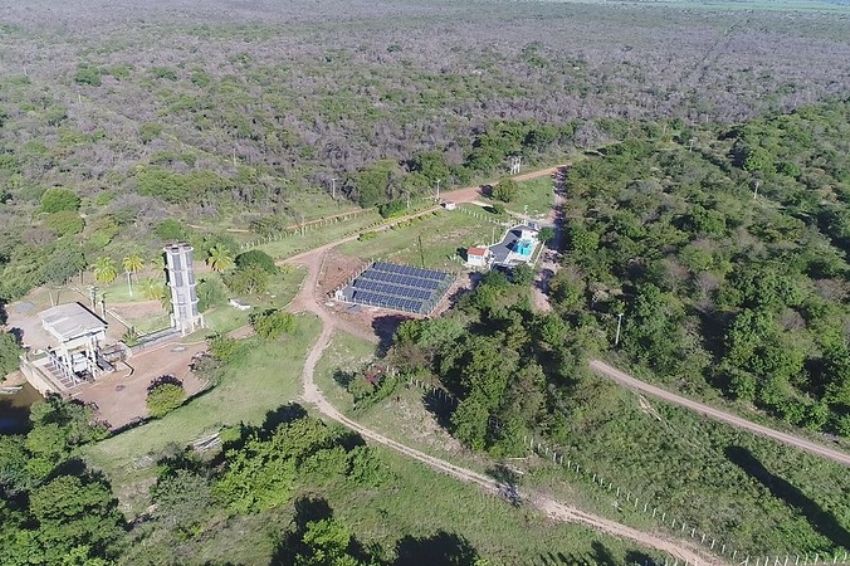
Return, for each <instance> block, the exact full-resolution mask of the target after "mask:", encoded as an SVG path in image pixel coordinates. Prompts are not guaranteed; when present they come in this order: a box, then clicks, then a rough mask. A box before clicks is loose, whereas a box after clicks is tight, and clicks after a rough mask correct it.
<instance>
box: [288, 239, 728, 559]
mask: <svg viewBox="0 0 850 566" xmlns="http://www.w3.org/2000/svg"><path fill="white" fill-rule="evenodd" d="M334 245H336V244H328V245H327V246H322V247H321V248H317V249H315V250H312V251H311V252H307V253H304V254H300V255H299V256H296V257H293V258H290V259H289V260H288V261H287V262H288V263H293V264H296V265H301V266H303V267H305V268H306V269H307V276H306V277H305V279H304V283H303V284H302V286H301V289H300V290H299V292H298V295H297V296H296V298H295V299H294V300H293V301H292V303H291V306H290V308H291V310H293V311H295V312H310V313H312V314H315V315H316V316H318V317H319V320H320V321H321V323H322V332H321V333H320V334H319V338H318V339H317V340H316V342H315V343H314V344H313V346H312V348H311V349H310V352H309V353H308V355H307V359H306V361H305V362H304V369H303V370H302V380H303V386H304V390H303V393H302V399H303V401H304V402H306V403H309V404H311V405H314V406H315V407H316V408H317V409H318V410H319V411H320V412H321V413H322V414H323V415H325V416H326V417H328V418H330V419H333V420H335V421H336V422H338V423H340V424H342V425H343V426H346V427H347V428H349V429H351V430H353V431H355V432H357V433H358V434H360V435H361V436H363V437H364V438H367V439H369V440H371V441H372V442H375V443H377V444H381V445H382V446H386V447H387V448H391V449H393V450H395V451H396V452H399V453H400V454H404V455H405V456H407V457H409V458H411V459H413V460H416V461H418V462H421V463H423V464H425V465H427V466H430V467H431V468H433V469H435V470H437V471H439V472H442V473H445V474H447V475H450V476H452V477H455V478H457V479H459V480H461V481H464V482H467V483H472V484H475V485H477V486H479V487H480V488H482V489H484V490H486V491H488V492H490V493H493V494H496V495H499V494H501V493H503V489H504V486H503V485H502V484H500V483H499V482H498V481H496V480H495V479H493V478H490V477H488V476H485V475H483V474H480V473H478V472H475V471H473V470H469V469H466V468H463V467H460V466H457V465H455V464H452V463H451V462H447V461H445V460H442V459H440V458H436V457H434V456H431V455H429V454H426V453H424V452H420V451H419V450H416V449H414V448H411V447H409V446H406V445H405V444H402V443H401V442H398V441H396V440H393V439H391V438H388V437H386V436H384V435H382V434H380V433H378V432H376V431H374V430H371V429H369V428H367V427H365V426H363V425H362V424H360V423H358V422H357V421H354V420H352V419H350V418H348V417H346V416H345V415H343V414H342V413H340V412H339V411H338V410H337V409H336V407H334V406H333V405H332V404H331V403H330V402H329V401H328V400H327V399H326V398H325V396H324V395H323V394H322V391H321V390H320V389H319V387H318V385H317V384H316V382H315V380H314V374H315V369H316V365H317V364H318V363H319V360H320V359H321V358H322V354H323V353H324V351H325V349H326V348H327V347H328V344H329V343H330V341H331V338H332V337H333V335H334V332H335V331H336V329H337V327H338V326H339V325H340V321H339V320H337V319H336V317H334V316H333V315H331V313H329V312H328V311H327V310H326V309H325V308H323V306H322V304H321V299H319V298H317V297H316V293H315V290H316V289H317V287H318V285H317V283H318V277H319V272H320V270H321V266H322V258H323V256H324V254H325V253H326V252H327V250H328V249H329V248H331V247H333V246H334ZM518 495H519V496H520V497H521V498H522V499H523V500H525V501H527V502H529V503H530V504H531V505H533V506H534V507H536V508H537V509H539V510H540V511H542V512H543V513H545V514H546V515H547V516H548V517H550V518H551V519H553V520H556V521H560V522H566V523H578V524H582V525H585V526H588V527H590V528H592V529H595V530H597V531H599V532H602V533H605V534H609V535H612V536H615V537H619V538H624V539H628V540H631V541H633V542H635V543H638V544H640V545H642V546H645V547H649V548H654V549H656V550H659V551H661V552H664V553H666V554H669V555H670V556H673V557H674V558H676V559H678V560H682V561H684V563H685V564H693V565H706V566H719V565H722V564H724V563H723V562H722V561H720V560H719V559H718V558H715V557H711V556H706V555H704V554H703V552H702V551H701V550H700V549H698V548H695V547H693V546H692V545H690V544H688V543H686V542H683V541H677V540H673V539H669V538H666V537H665V536H663V535H660V534H655V533H646V532H643V531H639V530H637V529H634V528H632V527H628V526H626V525H622V524H620V523H617V522H615V521H611V520H609V519H605V518H603V517H599V516H596V515H593V514H590V513H586V512H584V511H581V510H580V509H577V508H575V507H572V506H570V505H566V504H563V503H560V502H558V501H555V500H553V499H551V498H549V497H547V496H546V495H544V494H542V493H538V492H534V491H529V492H525V493H521V494H518Z"/></svg>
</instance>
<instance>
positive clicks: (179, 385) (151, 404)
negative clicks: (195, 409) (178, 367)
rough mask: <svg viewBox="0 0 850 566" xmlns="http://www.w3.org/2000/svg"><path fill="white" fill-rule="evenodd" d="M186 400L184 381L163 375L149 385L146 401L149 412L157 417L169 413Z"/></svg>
mask: <svg viewBox="0 0 850 566" xmlns="http://www.w3.org/2000/svg"><path fill="white" fill-rule="evenodd" d="M185 400H186V391H185V389H183V382H182V381H180V380H179V379H177V378H175V377H173V376H170V375H163V376H162V377H158V378H157V379H155V380H154V381H153V383H151V384H150V385H149V386H148V396H147V398H146V399H145V402H146V403H147V406H148V413H149V414H150V416H151V417H153V418H155V419H156V418H160V417H163V416H165V415H167V414H168V413H170V412H171V411H173V410H174V409H176V408H177V407H179V406H180V405H182V404H183V401H185Z"/></svg>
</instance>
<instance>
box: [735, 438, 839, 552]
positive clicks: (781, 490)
mask: <svg viewBox="0 0 850 566" xmlns="http://www.w3.org/2000/svg"><path fill="white" fill-rule="evenodd" d="M726 457H727V458H728V459H729V461H730V462H732V463H733V464H735V465H736V466H738V467H739V468H741V469H742V470H743V471H744V472H746V473H747V474H748V475H749V476H750V477H752V478H754V479H756V480H758V481H759V482H760V483H761V484H762V485H764V486H765V487H766V488H767V489H768V491H770V493H771V494H772V495H773V496H774V497H776V498H777V499H781V500H782V501H784V502H785V504H786V505H788V506H789V507H792V508H794V509H796V510H797V511H799V512H800V513H801V514H802V515H803V516H804V517H805V518H806V520H807V521H808V522H809V525H811V527H812V528H813V529H814V530H815V531H817V532H818V533H820V534H821V535H823V536H824V537H826V538H827V539H829V541H830V542H831V543H832V544H833V545H835V546H839V547H843V548H846V549H850V532H848V531H847V529H846V528H845V527H844V526H843V525H842V524H841V523H839V522H838V519H837V518H836V517H835V515H833V514H832V513H830V512H828V511H825V510H823V509H822V508H821V507H820V505H818V504H817V503H816V502H814V501H813V500H812V499H810V498H809V497H807V496H806V495H805V494H804V493H803V492H802V491H801V490H800V489H798V488H797V487H795V486H794V485H792V484H791V483H790V482H788V481H786V480H785V479H783V478H781V477H779V476H777V475H775V474H773V473H771V472H770V471H769V470H768V469H767V468H765V467H764V465H763V464H762V463H761V462H760V461H759V460H758V459H757V458H756V457H755V456H753V454H752V452H750V451H749V450H748V449H746V448H743V447H741V446H729V447H727V448H726Z"/></svg>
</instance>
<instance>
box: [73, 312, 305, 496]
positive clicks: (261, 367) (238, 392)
mask: <svg viewBox="0 0 850 566" xmlns="http://www.w3.org/2000/svg"><path fill="white" fill-rule="evenodd" d="M296 321H297V326H296V328H295V330H294V331H293V332H292V334H291V335H287V336H286V337H285V338H284V339H281V340H273V341H264V340H261V339H259V338H249V339H245V340H241V341H239V342H238V343H239V347H238V348H237V351H236V352H235V353H233V354H232V357H231V358H230V359H229V360H228V363H225V364H224V365H221V366H219V367H217V368H216V369H215V370H214V373H212V374H211V376H210V377H211V379H212V380H213V381H214V382H216V383H217V384H216V386H215V387H214V388H213V389H212V390H210V391H208V392H207V393H205V394H204V395H202V396H200V397H198V398H196V399H192V400H191V401H190V402H188V403H186V404H185V405H183V406H181V407H179V408H178V409H175V410H174V411H172V412H170V413H169V414H167V415H166V416H165V417H163V418H161V419H158V420H155V421H151V422H149V423H146V424H144V425H142V426H139V427H136V428H134V429H131V430H128V431H126V432H122V433H121V434H119V435H117V436H114V437H112V438H109V439H107V440H105V441H103V442H100V443H98V444H97V445H93V446H91V447H89V448H88V450H87V457H88V458H89V459H90V460H91V461H92V462H93V464H94V465H96V466H97V467H99V468H101V469H103V470H104V471H105V472H106V473H107V475H108V477H109V478H110V480H111V481H112V483H113V485H115V488H116V492H117V494H118V497H119V498H120V499H121V500H122V503H124V504H125V505H130V506H131V508H134V509H137V508H138V507H137V506H142V505H143V501H144V497H145V494H144V493H143V492H142V491H139V489H140V486H143V485H145V482H146V481H148V479H149V478H150V476H151V474H152V473H154V470H153V469H152V468H151V467H150V466H144V465H141V466H140V465H139V464H138V463H139V462H143V461H145V459H146V455H148V454H159V453H161V452H162V451H163V450H164V449H165V448H166V447H167V446H169V445H170V444H176V445H177V446H185V445H187V444H188V443H190V442H192V441H193V440H195V439H197V438H198V437H200V436H202V435H204V434H208V433H209V432H211V431H215V430H218V429H220V428H221V427H222V426H231V425H237V424H239V423H240V422H245V423H258V422H261V421H262V419H263V417H264V415H265V413H266V412H267V411H270V410H272V409H274V408H275V407H277V406H279V405H281V404H283V403H286V402H288V401H291V400H292V399H295V397H296V396H297V395H298V390H299V383H298V376H300V375H301V367H302V365H303V363H304V356H305V355H306V352H307V349H308V345H309V344H312V342H313V341H314V340H315V338H316V336H317V334H318V322H317V321H316V320H315V319H313V318H309V317H305V316H298V317H296Z"/></svg>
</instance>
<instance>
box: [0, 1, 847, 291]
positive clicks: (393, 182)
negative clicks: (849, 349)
mask: <svg viewBox="0 0 850 566" xmlns="http://www.w3.org/2000/svg"><path fill="white" fill-rule="evenodd" d="M847 23H848V16H847V15H846V14H844V13H842V12H840V11H839V12H820V11H817V10H811V11H807V10H804V11H799V12H795V13H793V17H789V14H788V13H784V12H782V11H781V10H780V11H764V12H756V13H753V12H747V11H741V10H737V9H731V8H730V9H728V10H727V9H725V8H723V7H722V6H721V7H719V8H717V9H713V10H704V9H692V7H691V6H690V5H688V4H673V5H660V6H651V5H628V4H621V5H613V6H611V5H606V6H601V5H593V4H578V3H509V2H506V3H502V2H463V3H448V2H430V3H428V2H426V3H424V4H423V3H421V2H345V3H344V4H343V3H339V2H332V1H325V2H319V3H315V2H300V1H299V2H295V3H290V4H288V5H287V9H286V10H281V9H280V6H279V5H278V4H277V3H274V2H266V1H259V0H257V1H252V2H248V3H240V4H238V5H236V4H231V3H229V2H223V1H219V0H214V1H210V2H202V3H195V2H176V3H175V2H149V3H145V4H144V6H142V5H139V4H138V3H135V2H117V3H113V2H110V3H109V4H108V6H107V5H106V4H101V3H98V2H93V1H81V0H75V1H71V2H63V3H60V4H56V3H54V2H28V3H25V4H14V5H10V6H7V7H6V8H4V11H3V13H2V24H3V27H2V37H3V41H2V44H1V45H0V49H2V52H3V54H4V60H6V61H9V62H10V64H9V66H7V69H6V72H5V73H4V76H3V78H2V80H0V145H1V146H2V154H0V181H2V186H0V226H2V230H0V267H2V268H3V279H4V284H3V288H2V291H0V294H2V295H5V296H7V297H10V296H18V295H20V294H21V293H23V292H25V291H26V290H27V289H29V288H31V287H32V286H34V285H38V284H42V283H49V281H48V279H49V276H48V274H51V273H52V274H55V275H54V278H61V277H63V276H64V275H65V274H73V273H74V272H76V271H79V270H80V269H82V267H83V266H85V265H86V264H91V263H93V261H94V259H95V258H94V257H93V255H94V254H95V253H96V252H98V251H103V250H106V251H107V252H108V253H111V254H113V255H115V257H121V256H122V255H126V253H128V250H129V249H130V248H133V247H137V246H138V244H137V242H144V245H145V246H146V247H147V248H148V249H147V250H146V252H147V253H152V250H153V249H155V248H156V246H157V245H159V244H160V243H161V241H162V240H168V239H173V238H175V237H183V238H185V237H187V236H188V235H189V234H186V232H185V227H184V231H183V232H182V233H180V232H178V233H175V231H174V230H168V229H167V228H168V226H167V225H164V224H163V223H164V222H167V221H168V220H169V219H170V218H173V217H176V218H181V219H186V218H190V217H191V218H192V219H193V222H201V223H202V224H204V225H205V226H208V225H211V224H213V223H215V224H219V223H222V222H225V223H228V224H233V225H236V226H237V227H240V228H249V229H255V230H256V229H259V228H258V227H265V229H268V227H269V226H272V227H274V226H282V225H286V224H288V223H291V222H294V221H296V220H297V219H298V218H300V217H301V216H302V215H303V214H304V213H305V212H306V213H309V210H305V208H304V206H303V204H302V202H303V200H299V197H302V196H303V195H304V194H311V193H313V192H315V191H322V192H326V191H327V190H328V189H329V188H330V187H329V185H330V184H331V183H330V180H331V178H334V177H336V178H338V179H339V184H340V187H339V188H340V194H344V195H346V196H347V197H348V198H350V199H352V200H354V201H356V202H358V203H359V204H361V205H366V206H372V205H374V204H379V203H380V202H383V201H386V200H391V199H393V198H396V197H398V196H399V195H401V194H403V193H413V194H416V193H421V192H423V191H429V190H431V188H432V187H433V186H434V184H435V183H436V182H437V179H440V180H441V181H442V182H443V183H444V186H447V185H448V184H449V183H462V182H466V181H468V180H469V179H471V178H475V177H478V176H479V175H485V174H487V175H489V174H493V173H496V172H501V171H503V167H504V165H505V158H506V156H508V155H514V154H522V155H524V157H525V158H526V160H525V163H527V164H529V163H534V162H543V161H550V160H551V158H549V157H547V156H548V155H549V154H552V153H562V152H563V151H564V150H566V149H569V148H571V147H573V146H578V147H589V146H595V145H597V144H599V143H603V142H605V141H607V140H608V139H619V137H620V135H621V131H622V130H623V124H624V120H629V119H635V118H651V119H666V118H678V119H681V120H683V121H684V122H685V123H689V124H692V123H702V122H705V121H721V122H733V121H738V120H741V119H744V118H748V117H751V116H754V115H756V114H759V113H762V112H764V111H769V110H782V111H785V110H789V109H793V108H796V107H799V106H800V105H803V104H806V103H810V102H813V101H816V100H818V99H821V98H822V97H824V96H829V95H832V94H835V93H839V92H842V91H845V90H846V89H847V87H848V84H849V83H850V67H849V66H848V63H847V62H848V61H850V40H848V34H846V33H845V31H846V27H847ZM599 29H604V30H606V31H605V33H604V34H600V33H598V31H597V30H599ZM506 130H507V132H506ZM52 187H61V188H63V189H64V190H66V191H70V192H71V193H73V194H74V195H75V196H76V197H77V199H78V200H71V201H69V202H65V203H64V204H62V203H60V205H61V206H62V208H61V209H56V210H54V208H55V206H56V205H55V203H52V202H51V199H48V202H47V203H45V202H44V201H43V198H44V197H45V196H46V195H45V191H47V189H49V188H52ZM74 203H76V204H74ZM151 235H154V236H155V237H151ZM210 247H212V244H209V245H205V246H203V249H204V250H206V249H209V248H210ZM57 268H61V269H57Z"/></svg>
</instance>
